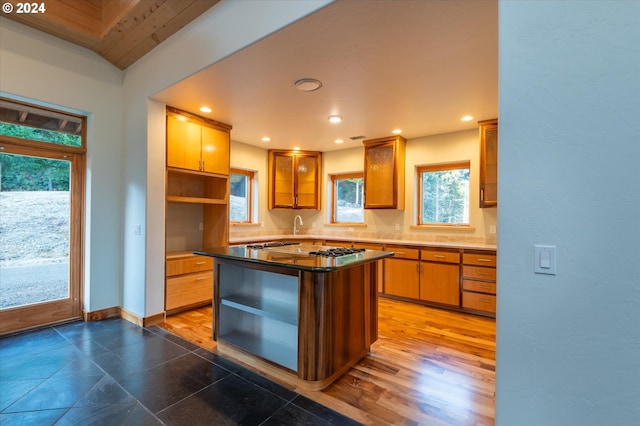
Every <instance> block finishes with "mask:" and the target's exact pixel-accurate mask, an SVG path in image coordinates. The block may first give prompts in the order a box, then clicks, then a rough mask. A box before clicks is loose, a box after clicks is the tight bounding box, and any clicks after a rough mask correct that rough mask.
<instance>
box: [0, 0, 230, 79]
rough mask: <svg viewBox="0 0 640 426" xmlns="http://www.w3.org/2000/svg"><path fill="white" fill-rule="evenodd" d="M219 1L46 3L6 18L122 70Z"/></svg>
mask: <svg viewBox="0 0 640 426" xmlns="http://www.w3.org/2000/svg"><path fill="white" fill-rule="evenodd" d="M219 1H220V0H47V1H46V2H45V3H44V4H45V7H46V12H45V13H31V14H20V13H5V14H3V16H5V17H7V18H9V19H12V20H14V21H17V22H20V23H22V24H24V25H27V26H29V27H32V28H35V29H38V30H40V31H43V32H45V33H48V34H50V35H53V36H55V37H59V38H61V39H64V40H67V41H69V42H71V43H74V44H77V45H80V46H83V47H86V48H88V49H91V50H93V51H95V52H96V53H97V54H98V55H100V56H102V57H103V58H105V59H106V60H107V61H109V62H111V63H112V64H113V65H115V66H116V67H118V68H120V69H121V70H123V69H125V68H127V67H128V66H129V65H131V64H133V63H134V62H135V61H137V60H138V59H140V58H141V57H142V56H144V55H145V54H147V53H148V52H149V51H151V50H152V49H153V48H154V47H156V46H157V45H158V44H160V43H161V42H163V41H164V40H166V39H167V38H169V37H170V36H171V35H173V34H174V33H175V32H177V31H178V30H180V29H181V28H182V27H184V26H186V25H187V24H188V23H190V22H191V21H193V20H194V19H195V18H197V17H198V16H200V15H201V14H202V13H204V12H205V11H207V10H208V9H209V8H211V7H212V6H214V5H215V4H216V3H218V2H219Z"/></svg>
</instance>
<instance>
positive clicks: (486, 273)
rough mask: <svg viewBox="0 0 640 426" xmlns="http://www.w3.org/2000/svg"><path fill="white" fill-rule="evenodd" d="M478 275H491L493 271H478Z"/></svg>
mask: <svg viewBox="0 0 640 426" xmlns="http://www.w3.org/2000/svg"><path fill="white" fill-rule="evenodd" d="M478 275H486V276H489V275H491V273H489V272H478Z"/></svg>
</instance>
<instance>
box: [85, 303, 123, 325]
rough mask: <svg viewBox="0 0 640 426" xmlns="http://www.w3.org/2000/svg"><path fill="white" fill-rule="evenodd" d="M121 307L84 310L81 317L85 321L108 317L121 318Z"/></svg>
mask: <svg viewBox="0 0 640 426" xmlns="http://www.w3.org/2000/svg"><path fill="white" fill-rule="evenodd" d="M121 309H122V308H120V307H119V306H113V307H111V308H105V309H99V310H97V311H92V312H86V311H85V312H84V314H83V317H84V320H85V321H86V322H93V321H102V320H105V319H108V318H122V315H121Z"/></svg>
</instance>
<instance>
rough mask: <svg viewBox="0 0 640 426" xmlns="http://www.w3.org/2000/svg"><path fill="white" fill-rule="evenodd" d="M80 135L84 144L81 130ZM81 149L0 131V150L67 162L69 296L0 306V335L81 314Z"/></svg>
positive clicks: (83, 167)
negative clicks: (8, 135)
mask: <svg viewBox="0 0 640 426" xmlns="http://www.w3.org/2000/svg"><path fill="white" fill-rule="evenodd" d="M83 127H85V126H83ZM82 138H83V145H84V140H85V137H84V132H83V136H82ZM85 151H86V150H85V149H84V148H74V147H68V146H64V145H57V144H53V143H47V142H36V141H30V140H22V139H17V138H12V137H7V136H1V135H0V152H1V153H4V154H16V155H24V156H32V157H41V158H48V159H55V160H66V161H69V162H70V163H71V180H70V187H71V188H70V204H71V206H70V212H69V215H70V217H69V293H70V294H69V298H67V299H61V300H54V301H48V302H42V303H36V304H33V305H27V306H18V307H12V308H6V309H2V310H0V335H3V334H8V333H14V332H17V331H22V330H27V329H31V328H37V327H42V326H45V325H50V324H55V323H60V322H65V321H69V320H72V319H77V318H82V314H83V313H82V307H83V298H84V235H85V181H86V153H85Z"/></svg>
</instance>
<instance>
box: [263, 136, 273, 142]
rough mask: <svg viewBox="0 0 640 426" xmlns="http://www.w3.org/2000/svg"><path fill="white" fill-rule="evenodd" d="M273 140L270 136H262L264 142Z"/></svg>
mask: <svg viewBox="0 0 640 426" xmlns="http://www.w3.org/2000/svg"><path fill="white" fill-rule="evenodd" d="M270 140H271V138H270V137H267V136H265V137H264V138H262V142H269V141H270Z"/></svg>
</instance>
